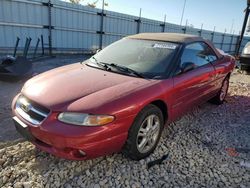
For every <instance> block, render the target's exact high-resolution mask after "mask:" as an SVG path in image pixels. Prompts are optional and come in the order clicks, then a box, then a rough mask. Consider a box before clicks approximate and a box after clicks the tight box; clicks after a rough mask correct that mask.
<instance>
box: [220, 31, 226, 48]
mask: <svg viewBox="0 0 250 188" xmlns="http://www.w3.org/2000/svg"><path fill="white" fill-rule="evenodd" d="M225 34H226V30H225V32H224V33H223V34H222V40H221V44H220V48H221V49H222V48H223V44H224V38H225Z"/></svg>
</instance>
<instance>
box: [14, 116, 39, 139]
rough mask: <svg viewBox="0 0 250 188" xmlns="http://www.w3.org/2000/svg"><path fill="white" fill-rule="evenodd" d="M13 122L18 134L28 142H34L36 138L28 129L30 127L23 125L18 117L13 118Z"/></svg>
mask: <svg viewBox="0 0 250 188" xmlns="http://www.w3.org/2000/svg"><path fill="white" fill-rule="evenodd" d="M13 121H14V124H15V127H16V130H17V132H19V134H21V135H22V136H23V137H24V138H25V139H26V140H28V141H34V140H35V137H34V136H33V135H32V134H31V133H30V131H29V129H28V125H26V124H25V123H23V122H22V121H21V120H20V119H18V117H16V116H15V117H13Z"/></svg>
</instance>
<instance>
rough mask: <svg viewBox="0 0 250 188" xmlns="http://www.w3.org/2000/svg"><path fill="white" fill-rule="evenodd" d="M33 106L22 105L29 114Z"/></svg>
mask: <svg viewBox="0 0 250 188" xmlns="http://www.w3.org/2000/svg"><path fill="white" fill-rule="evenodd" d="M31 108H32V107H31V104H29V103H28V104H22V109H23V110H24V111H25V112H29V111H30V110H31Z"/></svg>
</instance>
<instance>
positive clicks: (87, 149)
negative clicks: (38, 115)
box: [12, 101, 134, 160]
mask: <svg viewBox="0 0 250 188" xmlns="http://www.w3.org/2000/svg"><path fill="white" fill-rule="evenodd" d="M14 104H15V101H13V106H12V109H13V114H14V118H13V119H14V122H15V126H16V129H17V131H18V132H19V133H20V134H21V135H23V137H25V138H26V139H27V140H29V141H30V142H32V143H33V144H34V145H35V146H36V147H38V148H39V149H41V150H43V151H45V152H48V153H51V154H53V155H55V156H58V157H62V158H65V159H71V160H85V159H90V158H95V157H99V156H103V155H108V154H112V153H114V152H118V151H120V150H121V149H122V147H123V145H124V144H125V142H126V139H127V133H128V129H129V127H130V125H131V124H132V122H133V120H134V116H130V117H126V118H123V119H120V120H115V121H114V122H113V123H111V124H108V125H104V126H98V127H81V126H74V125H68V124H65V123H62V122H59V121H58V120H57V118H56V117H57V113H51V114H50V116H49V117H48V118H47V119H45V120H44V121H43V122H42V123H41V124H40V125H39V126H37V125H36V126H34V125H32V124H31V123H29V122H27V121H26V120H25V119H23V118H22V117H21V116H20V115H19V114H18V113H17V112H16V111H15V108H14V106H15V105H14ZM20 124H23V125H24V126H22V125H20ZM25 125H26V127H25ZM80 151H83V152H84V153H85V154H84V155H83V154H82V152H80Z"/></svg>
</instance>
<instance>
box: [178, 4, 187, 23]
mask: <svg viewBox="0 0 250 188" xmlns="http://www.w3.org/2000/svg"><path fill="white" fill-rule="evenodd" d="M186 1H187V0H184V5H183V9H182V13H181V22H180V25H181V24H182V20H183V16H184V12H185V8H186Z"/></svg>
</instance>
